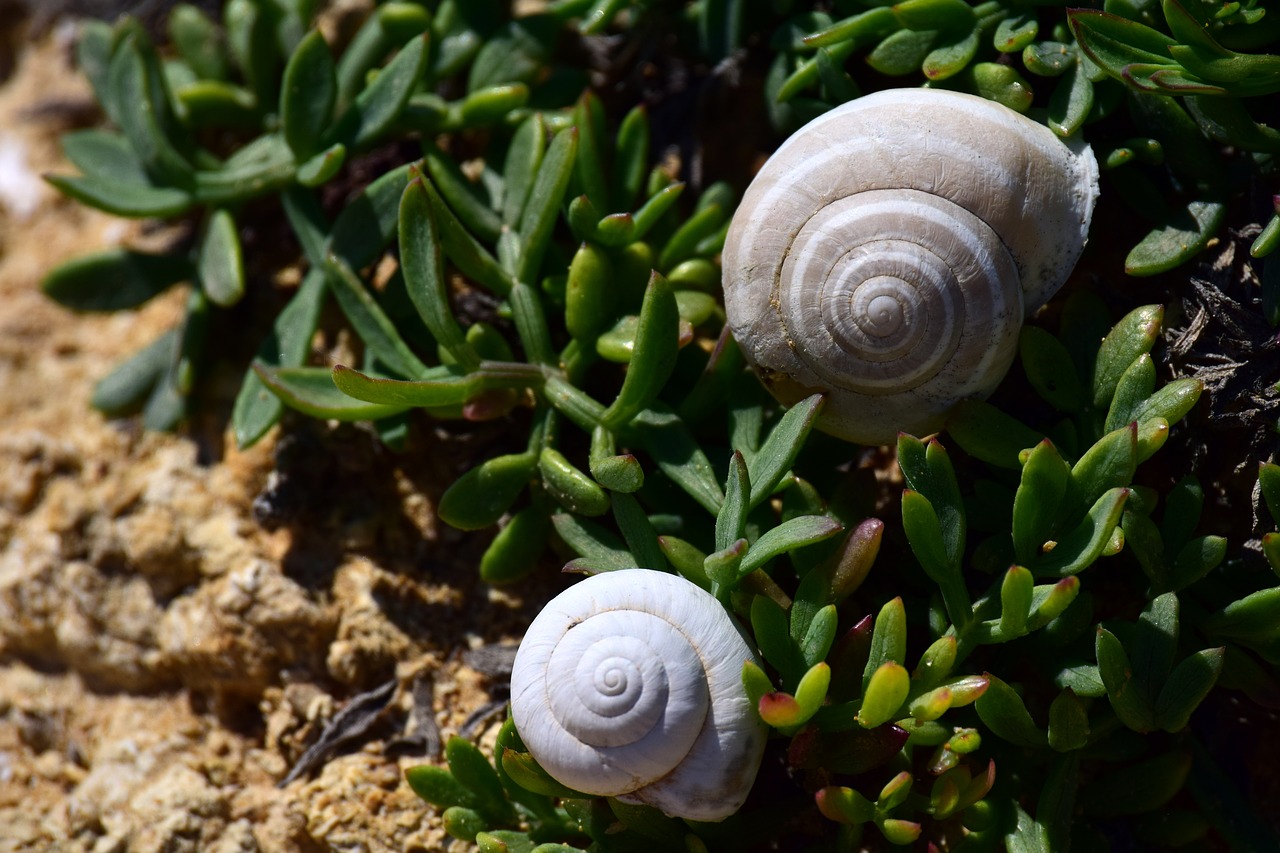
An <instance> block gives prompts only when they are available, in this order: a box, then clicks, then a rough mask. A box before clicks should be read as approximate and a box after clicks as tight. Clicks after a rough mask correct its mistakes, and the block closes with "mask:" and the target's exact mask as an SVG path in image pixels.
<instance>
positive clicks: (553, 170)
mask: <svg viewBox="0 0 1280 853" xmlns="http://www.w3.org/2000/svg"><path fill="white" fill-rule="evenodd" d="M577 150H578V133H577V131H576V130H575V129H573V128H569V129H567V130H562V131H560V132H559V133H557V134H556V136H555V138H554V139H553V140H552V141H551V146H550V147H549V148H548V149H547V153H546V156H545V157H543V158H542V166H541V168H539V169H538V177H537V178H536V179H535V180H534V182H533V188H532V189H531V190H530V191H529V200H528V202H527V203H526V204H525V208H524V213H523V214H521V216H520V227H519V228H518V229H517V231H518V233H519V234H520V257H519V263H518V265H517V266H516V269H515V278H516V279H517V280H518V281H522V282H530V281H535V280H536V278H537V274H538V270H539V269H540V268H541V267H542V258H543V255H545V254H546V251H547V245H548V244H549V243H550V240H551V232H552V229H553V228H554V227H555V223H556V219H557V218H559V215H560V204H561V202H562V201H563V200H564V194H565V190H566V189H567V188H568V186H569V180H570V178H572V177H573V163H574V160H575V159H576V157H577Z"/></svg>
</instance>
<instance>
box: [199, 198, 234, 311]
mask: <svg viewBox="0 0 1280 853" xmlns="http://www.w3.org/2000/svg"><path fill="white" fill-rule="evenodd" d="M196 272H197V276H198V277H199V279H200V286H201V287H202V288H203V289H204V292H205V293H206V294H207V295H208V296H209V299H210V300H212V301H213V302H214V304H216V305H222V306H224V307H225V306H230V305H234V304H236V303H237V302H239V301H240V298H241V297H242V296H244V260H243V258H242V256H241V251H240V235H239V234H238V233H237V231H236V221H235V220H234V219H233V218H232V217H231V214H230V213H228V212H227V211H225V210H215V211H214V212H213V215H212V216H210V217H209V222H208V224H207V225H206V226H205V232H204V239H203V240H201V242H200V251H199V257H198V259H197V261H196Z"/></svg>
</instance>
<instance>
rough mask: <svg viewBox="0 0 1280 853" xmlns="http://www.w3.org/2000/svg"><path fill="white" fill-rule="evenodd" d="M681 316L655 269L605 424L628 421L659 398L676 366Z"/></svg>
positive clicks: (611, 426)
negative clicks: (628, 363)
mask: <svg viewBox="0 0 1280 853" xmlns="http://www.w3.org/2000/svg"><path fill="white" fill-rule="evenodd" d="M679 317H680V314H679V309H678V308H677V306H676V300H675V294H674V293H673V292H672V290H671V286H670V285H669V284H668V283H667V281H666V279H664V278H663V277H662V276H660V275H658V274H657V273H655V274H654V275H653V277H652V278H651V279H650V281H649V287H648V288H647V290H646V291H645V297H644V304H643V305H642V306H641V308H640V323H639V326H638V327H637V329H636V343H635V350H634V352H633V354H632V357H631V364H630V366H629V367H628V369H627V374H626V377H625V378H624V379H623V382H622V388H621V390H619V391H618V396H617V398H616V399H615V400H614V401H613V404H612V405H610V406H609V408H608V409H607V410H606V411H605V413H604V416H603V422H604V424H605V426H607V427H610V428H612V429H616V428H618V427H621V426H624V425H626V424H627V423H629V422H630V421H631V420H632V419H633V418H634V417H635V416H636V415H638V414H639V413H640V412H641V411H643V410H644V409H646V408H648V407H649V405H650V404H652V403H653V402H654V400H656V399H657V396H658V394H659V392H661V390H662V389H663V387H664V386H665V385H666V382H667V379H668V378H670V376H671V371H672V370H674V369H675V363H676V355H677V348H678V346H679V343H678V328H679Z"/></svg>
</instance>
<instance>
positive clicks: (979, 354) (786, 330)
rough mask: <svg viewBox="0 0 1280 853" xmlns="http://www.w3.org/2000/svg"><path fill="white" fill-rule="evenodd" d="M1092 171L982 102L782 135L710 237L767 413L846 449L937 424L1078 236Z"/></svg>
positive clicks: (925, 101)
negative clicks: (846, 442) (776, 403)
mask: <svg viewBox="0 0 1280 853" xmlns="http://www.w3.org/2000/svg"><path fill="white" fill-rule="evenodd" d="M1097 195H1098V166H1097V161H1096V160H1095V159H1094V157H1093V154H1092V152H1091V151H1090V150H1089V149H1088V148H1087V147H1084V146H1079V145H1076V146H1074V147H1069V146H1068V145H1067V144H1064V143H1063V141H1062V140H1060V139H1058V137H1056V136H1055V135H1054V134H1053V132H1052V131H1050V130H1049V129H1048V128H1047V127H1045V126H1043V125H1041V124H1038V123H1036V122H1034V121H1032V120H1030V119H1028V118H1026V117H1024V116H1021V115H1019V114H1017V113H1015V112H1013V111H1012V110H1009V109H1007V108H1005V107H1003V106H1000V105H999V104H996V103H993V102H991V101H987V100H984V99H982V98H978V97H975V96H972V95H965V94H960V93H957V92H947V91H942V90H937V89H897V90H888V91H883V92H878V93H876V94H873V95H868V96H866V97H863V98H858V99H857V100H855V101H851V102H849V103H847V104H844V105H843V106H841V107H838V108H836V109H834V110H832V111H831V112H828V113H826V114H825V115H822V116H820V117H819V118H817V119H815V120H814V121H812V122H810V123H809V124H807V125H805V126H804V127H803V128H801V129H800V130H799V131H797V132H796V133H795V134H794V135H793V136H792V137H791V138H790V139H788V140H787V141H786V142H785V143H784V144H783V145H782V147H781V148H779V149H778V150H777V152H775V153H774V155H773V156H772V157H771V158H769V161H768V162H767V163H765V165H764V168H763V169H761V171H760V173H759V175H757V176H756V178H755V180H754V181H753V182H752V184H751V186H750V187H749V188H748V189H747V192H746V195H745V196H744V198H743V201H742V204H741V205H740V206H739V208H738V211H737V213H736V214H735V216H734V219H733V223H732V225H731V226H730V228H729V233H728V237H727V239H726V240H725V246H724V253H723V256H722V261H723V267H724V290H725V308H726V310H727V313H728V320H729V326H730V328H731V329H732V331H733V334H734V337H735V338H737V340H738V343H739V344H740V345H741V346H742V349H743V351H744V353H745V354H746V356H747V358H748V360H749V361H750V362H751V363H752V364H753V365H755V366H756V368H757V371H758V373H759V374H760V376H761V378H762V380H763V381H764V383H765V385H766V386H768V387H769V389H770V391H771V392H773V394H774V395H775V396H777V397H778V398H779V399H780V400H781V401H782V402H784V403H792V402H795V401H797V400H799V399H801V398H803V397H806V396H808V395H809V394H812V393H814V392H817V391H824V392H827V402H826V405H825V407H824V410H823V414H822V417H821V419H820V420H819V424H818V425H819V427H820V428H822V429H824V430H826V431H827V432H830V433H833V434H835V435H839V436H842V437H844V438H847V439H850V440H852V441H859V442H862V443H867V444H873V443H885V442H889V441H892V440H893V439H894V436H895V435H896V434H897V433H898V432H899V431H908V432H914V433H915V434H917V435H923V434H925V433H928V432H933V431H935V430H937V429H938V428H940V427H941V425H942V422H943V419H944V417H945V414H946V412H947V410H948V409H950V408H951V407H952V406H953V405H954V404H955V403H956V402H958V401H959V400H962V399H965V398H967V397H981V396H986V395H987V394H989V393H990V392H991V391H992V390H994V389H995V387H996V385H998V384H999V382H1000V380H1001V379H1002V378H1003V377H1004V374H1005V372H1006V371H1007V370H1008V368H1009V366H1010V365H1011V364H1012V362H1013V358H1014V355H1015V353H1016V350H1017V343H1018V332H1019V329H1020V327H1021V323H1022V320H1023V318H1024V317H1026V316H1030V314H1031V313H1032V312H1034V311H1035V310H1036V309H1037V308H1039V307H1040V306H1041V305H1043V304H1044V303H1045V302H1046V301H1047V300H1048V299H1049V298H1050V297H1051V296H1052V295H1053V294H1054V292H1055V291H1056V290H1057V289H1058V288H1059V287H1060V286H1061V285H1062V283H1063V282H1064V281H1065V280H1066V278H1067V276H1068V275H1069V274H1070V272H1071V269H1072V267H1074V266H1075V263H1076V260H1077V259H1078V258H1079V256H1080V253H1081V251H1082V250H1083V249H1084V244H1085V239H1086V237H1087V236H1088V231H1089V219H1090V216H1091V214H1092V211H1093V205H1094V201H1095V200H1096V199H1097Z"/></svg>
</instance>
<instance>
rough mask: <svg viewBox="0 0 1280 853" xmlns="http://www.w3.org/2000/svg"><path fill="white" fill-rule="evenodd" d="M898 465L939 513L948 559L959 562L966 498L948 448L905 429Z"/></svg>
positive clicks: (907, 479) (910, 483)
mask: <svg viewBox="0 0 1280 853" xmlns="http://www.w3.org/2000/svg"><path fill="white" fill-rule="evenodd" d="M898 465H899V467H900V468H901V469H902V475H903V477H904V478H905V479H906V481H907V485H908V486H909V487H910V488H911V489H913V490H915V491H917V492H919V493H920V494H921V495H922V496H924V497H925V498H927V499H928V501H929V505H930V506H931V507H932V508H933V511H934V512H935V513H936V514H937V517H938V525H939V530H940V532H941V534H942V543H943V548H944V551H945V553H946V558H947V561H948V562H949V563H951V564H952V565H953V566H958V565H959V564H960V561H961V560H962V559H963V557H964V544H965V516H964V501H963V500H962V499H961V498H960V486H959V484H958V483H957V482H956V475H955V470H954V469H953V468H952V467H951V461H950V459H949V458H948V457H947V452H946V450H945V449H944V448H943V446H942V444H941V443H940V442H938V441H937V440H936V439H932V440H930V441H929V443H928V444H927V445H924V444H922V443H921V442H920V441H919V440H917V439H915V438H913V437H912V436H909V435H906V434H905V433H904V434H902V435H899V436H898Z"/></svg>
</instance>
